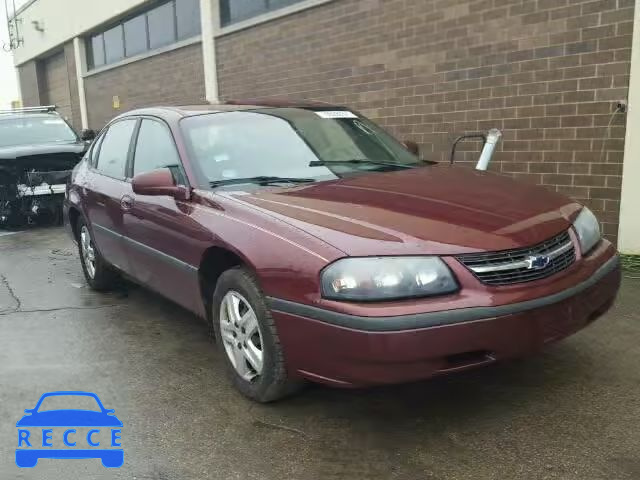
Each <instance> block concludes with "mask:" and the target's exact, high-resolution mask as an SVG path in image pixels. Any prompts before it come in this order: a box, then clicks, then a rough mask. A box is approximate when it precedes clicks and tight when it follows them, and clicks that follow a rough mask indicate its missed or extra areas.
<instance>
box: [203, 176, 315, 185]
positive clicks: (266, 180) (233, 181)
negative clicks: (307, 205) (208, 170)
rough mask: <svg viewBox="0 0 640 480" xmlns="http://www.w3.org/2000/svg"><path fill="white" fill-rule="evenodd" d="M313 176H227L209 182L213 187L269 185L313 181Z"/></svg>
mask: <svg viewBox="0 0 640 480" xmlns="http://www.w3.org/2000/svg"><path fill="white" fill-rule="evenodd" d="M313 182H315V179H313V178H295V177H294V178H290V177H265V176H261V177H246V178H225V179H224V180H214V181H213V182H209V185H211V186H212V187H221V186H224V185H237V184H241V183H256V184H258V185H269V184H272V183H313Z"/></svg>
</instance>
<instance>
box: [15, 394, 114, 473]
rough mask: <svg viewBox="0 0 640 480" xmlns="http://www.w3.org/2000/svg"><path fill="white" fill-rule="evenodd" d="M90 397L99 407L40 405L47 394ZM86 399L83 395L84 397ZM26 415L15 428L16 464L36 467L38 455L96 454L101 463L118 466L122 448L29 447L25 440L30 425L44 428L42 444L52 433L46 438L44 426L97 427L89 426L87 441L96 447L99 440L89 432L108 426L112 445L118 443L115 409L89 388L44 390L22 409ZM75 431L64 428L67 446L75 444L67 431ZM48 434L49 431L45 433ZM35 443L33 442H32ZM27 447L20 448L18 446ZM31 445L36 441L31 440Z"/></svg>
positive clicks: (46, 456)
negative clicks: (32, 404)
mask: <svg viewBox="0 0 640 480" xmlns="http://www.w3.org/2000/svg"><path fill="white" fill-rule="evenodd" d="M58 396H65V397H90V398H93V399H94V400H95V401H96V403H97V405H98V407H99V410H95V411H94V410H80V409H58V410H44V411H41V410H40V407H41V405H42V402H43V401H44V400H45V399H47V398H49V397H58ZM85 400H86V398H85ZM25 413H26V415H25V416H23V417H22V418H21V419H20V420H18V422H17V423H16V427H18V428H19V430H18V435H19V437H18V447H19V448H17V449H16V464H17V465H18V466H19V467H35V466H36V464H37V463H38V460H39V459H40V458H55V459H79V458H99V459H100V460H101V461H102V465H103V466H105V467H109V468H117V467H120V466H122V464H123V463H124V451H123V449H122V448H108V449H105V448H86V449H80V448H78V449H76V448H66V449H55V448H31V444H30V442H29V441H28V440H29V435H30V433H31V431H32V430H33V429H39V428H43V440H42V443H43V446H44V445H45V441H46V440H50V439H51V437H50V436H47V437H46V438H45V433H44V432H51V430H44V429H48V428H55V427H79V428H83V427H96V428H97V429H95V430H90V431H89V434H88V435H87V442H88V443H89V444H90V445H95V446H96V447H97V446H98V445H99V443H94V442H92V437H91V432H95V433H96V434H97V433H99V432H100V430H99V429H100V428H101V427H103V428H105V429H111V439H112V441H111V446H112V447H113V446H117V447H120V444H119V443H117V441H118V440H119V439H120V430H119V428H120V427H122V422H121V421H120V420H119V419H118V417H116V416H115V414H114V410H112V409H107V408H105V407H104V405H103V404H102V402H101V401H100V398H98V396H97V395H96V394H95V393H91V392H78V391H60V392H49V393H45V394H43V395H42V396H41V397H40V400H38V403H36V406H35V407H34V408H33V409H27V410H25ZM67 432H69V434H71V433H75V430H74V429H73V428H70V429H68V430H66V431H65V435H64V443H65V445H66V446H75V442H74V443H73V444H71V443H68V435H69V434H68V433H67ZM47 435H49V434H47ZM34 443H35V442H34ZM25 446H26V447H27V448H20V447H25ZM46 446H47V447H52V446H53V445H52V444H49V443H47V444H46ZM34 447H37V445H35V444H34Z"/></svg>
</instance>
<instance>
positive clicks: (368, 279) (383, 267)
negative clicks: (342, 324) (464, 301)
mask: <svg viewBox="0 0 640 480" xmlns="http://www.w3.org/2000/svg"><path fill="white" fill-rule="evenodd" d="M456 290H458V283H457V282H456V280H455V278H454V277H453V274H452V273H451V271H450V270H449V268H448V267H447V266H446V265H445V263H444V262H443V261H442V260H440V259H439V258H437V257H367V258H345V259H342V260H338V261H337V262H335V263H333V264H331V265H329V266H328V267H327V268H326V269H325V270H324V271H323V272H322V294H323V296H324V297H325V298H330V299H334V300H354V301H375V300H393V299H400V298H411V297H425V296H429V295H442V294H445V293H451V292H455V291H456Z"/></svg>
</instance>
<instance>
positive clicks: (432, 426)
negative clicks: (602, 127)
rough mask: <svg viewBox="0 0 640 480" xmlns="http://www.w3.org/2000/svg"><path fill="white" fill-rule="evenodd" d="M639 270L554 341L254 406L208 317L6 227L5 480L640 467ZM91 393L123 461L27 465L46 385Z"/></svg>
mask: <svg viewBox="0 0 640 480" xmlns="http://www.w3.org/2000/svg"><path fill="white" fill-rule="evenodd" d="M639 288H640V280H637V279H636V280H634V279H625V280H624V282H623V288H622V291H621V294H620V297H619V301H618V303H617V305H616V306H615V307H614V309H613V310H612V311H611V312H610V313H609V314H608V315H607V316H606V317H605V318H602V319H600V320H599V321H598V322H596V323H595V324H594V325H593V326H591V327H589V328H588V329H586V330H585V331H583V332H581V333H579V334H578V335H576V336H574V337H572V338H570V339H568V340H566V341H564V342H562V343H560V344H557V345H554V346H552V347H550V348H549V349H548V350H546V351H545V352H544V353H542V354H540V355H538V356H536V357H533V358H528V359H524V360H520V361H516V362H512V363H508V364H502V365H496V366H492V367H489V368H485V369H481V370H476V371H472V372H468V373H465V374H460V375H455V376H448V377H442V378H438V379H434V380H431V381H427V382H421V383H417V384H412V385H400V386H394V387H385V388H378V389H371V390H358V391H341V390H333V389H328V388H323V387H317V386H312V387H310V388H308V389H306V390H305V391H303V392H302V394H300V395H298V396H297V397H294V398H292V399H289V400H286V401H283V402H280V403H276V404H271V405H256V404H252V403H251V402H249V401H247V400H245V399H244V398H243V397H241V396H240V395H239V394H237V393H236V392H235V391H234V390H233V388H232V387H231V386H230V385H229V383H228V382H227V381H226V379H225V374H224V370H223V363H222V358H221V356H220V353H219V352H218V351H217V350H216V349H215V348H214V346H213V345H212V344H211V343H210V342H209V339H208V336H207V328H206V326H205V325H204V323H203V322H202V321H200V320H198V319H197V318H195V317H194V316H193V315H191V314H189V313H188V312H186V311H184V310H182V309H180V308H179V307H177V306H175V305H173V304H171V303H170V302H168V301H165V300H163V299H162V298H160V297H158V296H157V295H155V294H153V293H150V292H148V291H146V290H144V289H142V288H139V287H135V286H133V285H130V284H123V288H122V289H121V290H120V291H116V292H114V293H110V294H97V293H95V292H92V291H90V290H89V289H88V288H87V287H86V285H85V283H84V279H83V277H82V272H81V270H80V264H79V261H78V259H77V254H76V250H75V245H73V243H72V242H71V241H70V240H69V239H68V238H67V236H66V234H65V232H64V231H63V230H62V229H60V228H51V229H41V230H31V231H28V232H22V233H17V234H14V235H8V236H3V237H0V420H1V421H0V445H1V448H0V452H1V454H0V478H1V479H3V480H4V479H47V480H52V479H67V478H69V479H72V478H82V479H103V478H104V479H112V478H114V479H157V480H173V479H185V480H186V479H189V480H191V479H207V478H212V479H243V480H244V479H261V480H263V479H264V480H271V479H274V480H275V479H289V478H291V479H304V480H306V479H323V480H325V479H331V478H349V479H352V478H353V479H363V478H367V479H385V480H387V479H402V480H404V479H406V480H416V479H418V478H420V479H461V480H466V479H473V480H483V479H487V480H488V479H510V480H513V479H523V480H525V479H526V480H530V479H562V480H574V479H575V480H578V479H579V480H591V479H616V480H625V479H629V480H631V479H634V480H637V479H638V478H640V456H639V455H638V452H639V451H640V401H638V398H639V397H640V368H638V365H640V341H639V340H640V309H639V308H638V306H639V305H640V300H639V298H638V295H637V292H638V289H639ZM54 390H86V391H91V392H95V393H97V394H98V396H99V397H100V398H101V400H102V401H103V403H104V404H105V406H106V407H107V408H114V409H115V411H116V415H117V416H118V418H120V419H121V420H122V422H123V423H124V427H123V432H122V437H123V447H124V452H125V463H124V465H123V467H122V468H120V469H105V468H103V467H102V466H101V464H100V462H99V461H98V460H74V461H64V460H40V461H39V463H38V465H37V466H36V467H35V468H33V469H19V468H18V467H16V465H15V463H14V449H15V447H16V446H17V431H16V427H15V423H16V421H17V420H18V419H19V418H20V417H21V416H22V415H23V410H24V409H25V408H32V407H33V406H34V405H35V402H36V401H37V400H38V398H39V397H40V395H41V394H42V393H44V392H48V391H54Z"/></svg>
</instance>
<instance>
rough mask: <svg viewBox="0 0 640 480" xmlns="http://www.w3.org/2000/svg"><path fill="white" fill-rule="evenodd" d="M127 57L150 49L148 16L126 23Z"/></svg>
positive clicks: (125, 42) (138, 17)
mask: <svg viewBox="0 0 640 480" xmlns="http://www.w3.org/2000/svg"><path fill="white" fill-rule="evenodd" d="M123 25H124V45H125V55H126V56H127V57H130V56H132V55H137V54H138V53H142V52H144V51H146V50H148V49H149V45H148V43H147V16H146V15H138V16H137V17H135V18H132V19H131V20H128V21H126V22H124V24H123Z"/></svg>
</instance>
